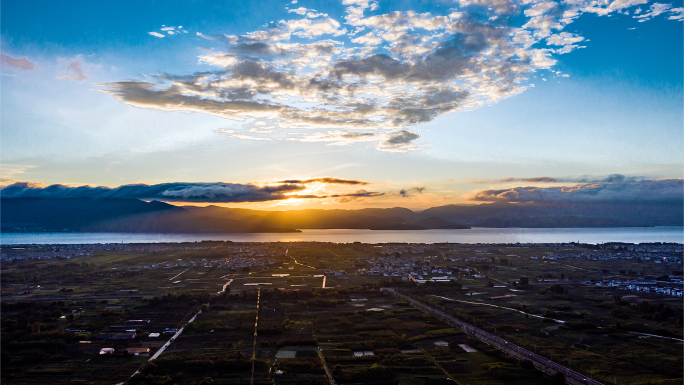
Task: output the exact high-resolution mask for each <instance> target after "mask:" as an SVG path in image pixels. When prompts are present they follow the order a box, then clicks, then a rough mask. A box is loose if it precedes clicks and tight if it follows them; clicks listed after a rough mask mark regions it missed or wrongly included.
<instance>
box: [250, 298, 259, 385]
mask: <svg viewBox="0 0 684 385" xmlns="http://www.w3.org/2000/svg"><path fill="white" fill-rule="evenodd" d="M260 302H261V288H259V289H258V290H257V305H256V310H257V311H256V313H257V314H256V319H255V320H254V343H253V344H252V377H251V378H250V380H249V385H254V361H255V360H256V341H257V326H258V325H259V303H260Z"/></svg>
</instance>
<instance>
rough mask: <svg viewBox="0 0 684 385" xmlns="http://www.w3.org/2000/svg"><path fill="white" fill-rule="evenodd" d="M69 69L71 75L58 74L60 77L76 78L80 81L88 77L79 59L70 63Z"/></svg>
mask: <svg viewBox="0 0 684 385" xmlns="http://www.w3.org/2000/svg"><path fill="white" fill-rule="evenodd" d="M67 71H68V72H69V73H70V74H71V75H60V76H58V78H60V79H66V80H76V81H79V82H80V81H81V80H85V79H87V78H88V77H87V76H86V74H85V72H83V68H81V63H79V62H78V61H72V62H71V63H69V65H68V66H67Z"/></svg>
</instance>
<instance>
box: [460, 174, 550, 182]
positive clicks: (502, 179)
mask: <svg viewBox="0 0 684 385" xmlns="http://www.w3.org/2000/svg"><path fill="white" fill-rule="evenodd" d="M559 181H560V180H559V179H557V178H550V177H548V176H542V177H537V178H501V179H465V180H464V182H467V183H476V184H489V183H514V182H532V183H553V182H559Z"/></svg>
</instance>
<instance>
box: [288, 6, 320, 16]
mask: <svg viewBox="0 0 684 385" xmlns="http://www.w3.org/2000/svg"><path fill="white" fill-rule="evenodd" d="M307 12H316V10H315V9H308V8H304V7H299V8H297V9H290V10H288V11H287V13H296V14H298V15H302V16H304V15H306V13H307Z"/></svg>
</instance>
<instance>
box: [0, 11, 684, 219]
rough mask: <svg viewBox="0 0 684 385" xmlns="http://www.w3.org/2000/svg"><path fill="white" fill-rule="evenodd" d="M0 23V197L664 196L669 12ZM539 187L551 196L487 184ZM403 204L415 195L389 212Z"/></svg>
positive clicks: (422, 204) (99, 14) (672, 149)
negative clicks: (214, 191)
mask: <svg viewBox="0 0 684 385" xmlns="http://www.w3.org/2000/svg"><path fill="white" fill-rule="evenodd" d="M2 10H3V12H2V15H1V18H2V20H1V21H2V24H1V40H0V44H1V45H0V49H1V50H2V55H3V57H2V70H1V72H2V77H1V80H0V81H2V88H3V92H2V95H1V96H0V108H1V109H2V116H1V117H0V124H1V128H0V129H1V134H2V143H1V144H0V149H1V150H2V184H3V185H9V184H12V183H16V182H30V183H42V184H48V185H49V184H65V185H69V186H81V185H92V186H109V187H117V186H120V185H126V184H131V183H145V184H159V183H168V182H187V183H198V182H205V183H216V182H224V183H230V184H253V185H259V186H262V185H267V184H269V183H275V182H277V181H279V180H284V179H292V178H299V179H301V178H304V179H310V178H316V177H324V176H328V177H339V178H346V179H350V180H362V181H365V182H367V183H368V185H364V187H363V188H364V189H366V190H368V191H370V190H373V191H376V192H381V193H382V194H384V195H377V196H376V197H366V196H363V197H361V198H358V199H346V198H344V199H343V198H330V199H314V200H307V199H292V200H289V201H286V202H283V201H279V202H268V201H266V202H258V203H249V202H247V203H240V204H241V205H243V206H241V207H259V208H265V209H282V208H303V207H323V208H331V207H348V208H356V207H387V206H393V205H401V206H406V207H412V208H418V209H420V208H426V207H430V206H435V205H439V204H448V203H468V202H472V201H471V199H472V197H473V196H474V195H476V194H477V193H478V191H481V190H483V189H501V188H502V187H503V188H511V189H514V188H518V187H525V186H536V187H538V188H540V189H545V188H555V187H557V186H579V185H580V184H581V183H585V185H582V186H585V187H587V188H589V187H590V183H594V184H595V183H596V181H603V182H601V183H608V182H605V180H606V178H605V176H607V175H611V174H621V175H626V176H629V177H633V178H636V179H629V180H631V181H632V182H634V181H643V180H649V181H658V180H662V179H673V178H674V179H679V178H682V177H683V175H682V159H683V155H684V148H683V143H684V135H683V130H682V127H683V124H684V120H683V116H682V115H683V111H682V105H683V103H684V99H683V97H682V73H683V72H684V71H683V64H682V57H683V52H682V47H683V46H684V42H683V41H682V35H683V34H682V2H681V1H679V2H664V3H656V2H646V1H644V0H616V1H612V2H611V1H604V2H589V1H586V2H585V1H573V2H561V3H558V2H552V1H524V2H517V1H510V0H459V1H442V2H408V1H405V2H395V1H391V2H390V1H386V2H383V1H380V2H375V1H365V0H360V1H356V0H344V3H343V1H340V2H327V1H325V2H323V1H318V2H311V1H304V0H302V1H298V2H297V3H296V4H292V3H291V2H280V3H278V2H256V1H250V2H228V3H227V4H223V3H217V2H214V1H177V2H174V1H164V2H156V1H149V2H125V1H124V2H116V3H104V2H72V3H69V5H68V6H65V5H64V4H58V3H54V2H47V1H22V2H7V1H6V2H3V3H2ZM541 176H547V177H552V178H555V181H554V182H548V181H544V182H537V181H529V180H527V181H521V180H518V181H515V182H510V181H504V179H505V178H517V179H521V178H522V179H525V178H527V179H529V178H535V177H541ZM474 179H477V180H487V181H489V182H488V183H489V184H482V183H472V180H474ZM623 182H624V181H621V182H620V183H623ZM632 182H630V183H632ZM550 183H552V184H550ZM357 187H358V186H356V185H353V186H350V185H344V184H334V183H333V184H330V183H318V182H316V183H312V184H311V185H307V189H306V190H304V191H303V192H301V194H302V195H307V194H308V195H310V194H312V193H315V194H319V195H321V194H328V195H329V196H332V195H334V194H336V195H340V194H342V193H347V192H349V191H351V190H348V189H350V188H353V189H357ZM412 187H425V189H424V190H420V189H417V190H414V191H417V192H416V193H414V194H412V195H409V196H408V198H407V195H406V194H399V191H401V190H402V189H404V190H407V189H410V188H412ZM354 191H356V190H354ZM284 203H285V204H284Z"/></svg>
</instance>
